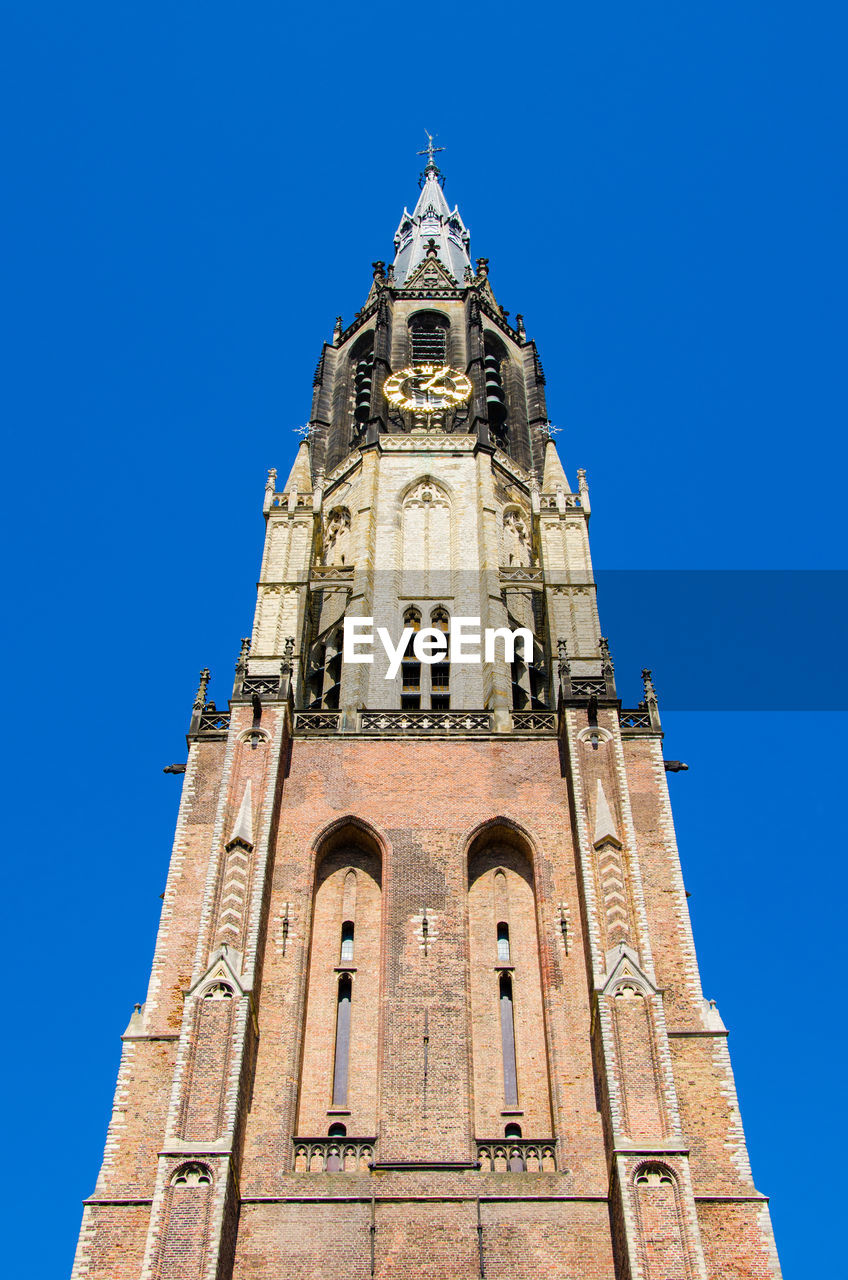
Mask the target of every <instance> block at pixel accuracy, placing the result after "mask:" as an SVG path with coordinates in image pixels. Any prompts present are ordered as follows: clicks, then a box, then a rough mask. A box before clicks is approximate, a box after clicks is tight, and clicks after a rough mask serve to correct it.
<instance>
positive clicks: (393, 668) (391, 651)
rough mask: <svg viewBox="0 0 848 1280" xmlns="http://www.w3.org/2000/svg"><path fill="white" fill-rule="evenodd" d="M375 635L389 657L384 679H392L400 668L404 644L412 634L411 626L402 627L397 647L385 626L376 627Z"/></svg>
mask: <svg viewBox="0 0 848 1280" xmlns="http://www.w3.org/2000/svg"><path fill="white" fill-rule="evenodd" d="M377 635H378V636H379V637H380V640H381V641H382V645H383V648H384V649H385V651H386V656H387V657H388V659H389V669H388V671H387V672H386V679H387V680H394V678H395V676H396V675H397V673H398V671H399V669H400V664H401V659H402V658H403V655H404V654H405V653H406V646H407V645H408V644H409V641H410V638H411V636H412V635H413V631H412V627H404V629H403V634H402V635H401V638H400V640H399V641H398V646H397V648H395V647H394V645H393V644H392V637H391V635H390V634H389V630H388V628H387V627H378V628H377Z"/></svg>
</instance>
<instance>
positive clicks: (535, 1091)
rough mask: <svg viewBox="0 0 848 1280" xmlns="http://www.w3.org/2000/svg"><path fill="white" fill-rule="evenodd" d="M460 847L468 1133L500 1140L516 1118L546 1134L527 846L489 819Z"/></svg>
mask: <svg viewBox="0 0 848 1280" xmlns="http://www.w3.org/2000/svg"><path fill="white" fill-rule="evenodd" d="M464 847H465V855H466V860H467V861H466V865H467V883H468V936H469V984H470V998H471V1017H472V1024H471V1025H472V1059H473V1069H474V1109H475V1127H476V1130H477V1133H478V1134H484V1133H498V1132H502V1131H503V1129H504V1124H505V1123H506V1120H507V1118H508V1117H509V1116H511V1115H515V1114H516V1112H517V1111H518V1110H520V1111H521V1112H522V1114H523V1116H524V1119H523V1120H522V1124H524V1125H525V1126H526V1128H527V1130H528V1131H529V1132H531V1133H539V1134H541V1133H548V1132H549V1131H550V1125H551V1101H550V1098H551V1094H550V1080H549V1070H548V1055H547V1034H546V1029H545V1014H544V1003H543V995H542V964H541V957H540V953H539V931H538V920H537V915H538V912H537V902H536V896H537V895H536V876H535V863H536V848H535V842H534V841H533V838H532V837H531V835H530V833H529V832H528V831H526V830H525V828H523V827H522V826H521V824H520V823H518V822H515V821H514V820H513V819H511V818H508V817H505V816H504V815H497V816H493V817H491V818H489V819H487V820H486V821H485V822H482V823H480V824H479V825H478V826H477V827H475V828H474V829H473V830H472V831H471V832H469V833H468V835H467V836H466V838H465V841H464ZM494 1063H497V1064H498V1065H499V1069H498V1070H493V1069H492V1065H493V1064H494Z"/></svg>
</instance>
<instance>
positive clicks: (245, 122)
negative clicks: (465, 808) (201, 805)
mask: <svg viewBox="0 0 848 1280" xmlns="http://www.w3.org/2000/svg"><path fill="white" fill-rule="evenodd" d="M845 36H846V16H845V8H844V5H838V4H836V3H815V0H812V2H811V0H807V3H805V4H804V5H800V4H794V5H793V4H787V3H781V2H780V0H771V2H770V3H751V2H750V0H734V2H733V3H728V2H727V0H711V2H710V3H688V4H680V3H679V0H678V2H677V3H661V4H647V5H633V4H622V3H616V2H613V3H607V4H602V5H586V4H581V5H576V4H571V3H565V4H556V5H554V4H550V3H539V4H536V5H525V6H518V5H507V4H501V3H497V2H493V3H487V4H485V5H483V4H479V3H469V4H465V5H463V4H456V5H451V6H447V7H445V6H441V7H439V6H436V7H433V6H421V5H412V6H402V5H397V4H391V5H389V4H384V3H376V4H368V5H363V4H357V5H351V6H350V7H348V6H345V5H341V4H337V3H330V4H325V5H323V6H321V7H318V6H306V5H304V6H284V5H282V4H279V3H277V4H269V3H267V0H261V2H257V3H253V4H242V5H223V4H220V3H218V2H217V0H205V2H204V3H203V4H199V3H196V2H195V0H183V2H182V3H179V4H174V3H169V4H162V3H157V2H156V0H153V2H152V3H147V4H145V5H139V4H129V3H126V0H109V3H108V4H107V3H96V2H94V0H82V2H81V3H79V4H74V5H69V4H67V3H65V4H56V3H53V4H50V3H40V2H39V0H30V2H29V3H27V4H26V5H17V6H14V7H12V6H6V13H5V21H4V38H3V41H2V50H0V95H2V100H0V108H2V112H1V114H2V119H3V122H4V125H5V127H6V132H7V135H8V138H7V142H6V146H5V148H4V158H3V176H4V180H5V181H4V187H5V194H4V196H3V200H2V207H0V218H2V222H3V224H4V225H3V242H4V250H5V253H4V258H5V276H6V285H5V289H4V295H5V308H4V327H5V335H4V338H3V344H2V351H3V356H4V357H5V359H4V365H5V366H6V371H5V376H4V380H3V381H4V392H5V394H4V400H5V402H6V403H5V409H6V412H5V415H4V416H5V418H6V420H7V423H8V437H7V445H6V461H7V468H8V470H7V475H8V478H7V482H6V493H5V498H4V502H3V507H2V510H3V517H4V521H5V523H6V524H7V527H8V532H7V540H6V546H7V549H8V563H7V567H6V575H7V589H6V595H7V597H9V596H11V598H12V601H13V604H12V608H11V610H10V621H9V630H8V635H7V639H8V655H7V657H6V660H5V671H6V673H7V678H6V683H7V689H8V697H7V704H6V705H7V721H6V733H5V743H6V747H7V749H8V751H9V755H10V757H11V770H10V772H7V775H6V776H7V777H11V779H12V789H11V805H10V806H9V807H8V808H7V838H8V844H9V855H10V856H9V866H8V869H7V871H6V880H5V887H6V894H7V897H6V902H5V911H4V917H5V941H6V963H7V970H8V974H7V986H8V988H9V994H10V997H11V999H13V1001H14V1005H13V1008H14V1013H13V1014H12V1016H11V1017H7V1019H6V1029H7V1033H8V1034H9V1047H8V1049H7V1052H6V1054H5V1055H4V1060H3V1066H4V1070H7V1071H9V1072H10V1074H11V1080H10V1082H9V1083H7V1084H6V1086H5V1091H4V1097H5V1099H6V1124H5V1138H6V1160H5V1161H4V1174H6V1175H7V1176H8V1177H9V1178H10V1183H11V1187H10V1190H9V1192H8V1193H7V1199H6V1204H7V1207H8V1209H9V1210H10V1212H9V1215H8V1216H9V1222H8V1223H7V1229H6V1232H5V1238H4V1253H5V1255H6V1257H7V1260H8V1266H9V1270H10V1273H12V1272H14V1273H16V1274H17V1273H20V1274H26V1275H27V1276H28V1277H31V1278H32V1280H35V1278H36V1277H37V1278H39V1280H40V1277H45V1278H46V1277H48V1276H49V1277H53V1276H56V1275H62V1274H65V1273H66V1272H67V1270H68V1268H69V1267H70V1261H71V1257H72V1252H73V1248H74V1245H75V1240H76V1235H77V1231H78V1227H79V1217H80V1201H81V1199H82V1197H83V1196H85V1195H87V1194H89V1193H90V1192H91V1190H92V1188H93V1184H94V1179H95V1175H96V1172H97V1169H98V1167H99V1163H100V1158H101V1154H102V1147H103V1140H104V1136H105V1131H106V1124H107V1120H108V1115H109V1108H110V1104H111V1097H112V1091H113V1087H114V1080H115V1072H116V1070H117V1064H118V1054H119V1048H120V1045H119V1036H120V1034H121V1032H122V1031H123V1029H124V1027H125V1025H126V1023H127V1021H128V1019H129V1016H130V1012H131V1010H132V1006H133V1003H134V1002H135V1001H137V1000H142V999H143V998H144V995H145V989H146V982H147V975H148V969H149V964H150V958H151V953H152V947H153V940H154V937H155V931H156V926H157V921H158V914H159V907H160V902H159V894H160V893H161V891H162V889H163V888H164V884H165V874H166V868H167V862H168V857H169V853H170V844H171V838H172V833H173V823H174V819H175V814H176V806H177V800H178V792H179V787H180V783H179V780H178V779H175V778H173V777H168V776H165V775H163V774H162V772H161V770H162V766H163V765H165V764H167V763H168V762H170V761H172V760H182V759H184V758H185V743H184V738H183V735H184V732H185V729H186V727H187V722H188V716H189V711H190V705H191V700H192V696H193V693H194V689H195V687H196V674H197V670H198V668H199V667H201V666H202V665H206V664H208V665H209V666H211V667H212V668H213V677H214V688H213V694H214V696H217V697H218V698H219V700H220V701H224V700H225V697H226V692H227V688H228V683H229V680H230V678H231V674H232V665H233V662H234V660H235V657H236V654H237V651H238V642H239V637H240V636H242V635H244V634H246V633H247V632H248V631H249V629H250V623H251V618H252V609H253V594H254V583H255V579H256V576H257V574H258V566H259V558H260V551H261V541H262V533H263V523H262V518H261V510H260V504H261V498H262V488H263V481H264V475H265V469H266V468H267V467H269V466H276V467H277V468H278V470H279V471H281V472H282V473H285V470H286V467H287V465H288V464H289V462H290V459H291V457H292V453H293V448H294V443H295V439H296V437H295V436H294V435H293V434H292V429H293V428H294V427H295V426H297V425H298V424H299V423H302V422H304V421H305V420H306V418H307V416H308V412H309V403H310V390H311V381H312V373H313V370H314V367H315V362H316V360H317V357H318V354H319V350H320V344H321V341H322V340H323V339H325V338H328V337H329V336H330V334H331V332H332V326H333V319H334V317H335V315H336V314H337V313H339V312H341V313H343V315H344V317H345V319H346V320H349V319H350V318H351V317H352V315H353V312H354V311H355V310H357V309H358V308H359V307H360V306H361V305H362V302H363V300H364V297H365V294H366V291H367V288H368V285H369V282H370V276H371V272H370V263H371V261H372V260H373V259H376V258H388V257H390V255H391V236H392V234H393V232H394V229H395V227H396V225H397V220H398V217H399V214H400V211H401V209H402V207H403V205H404V203H407V204H409V203H411V202H412V201H413V200H414V199H415V197H416V193H417V185H416V178H417V174H418V171H419V168H420V161H419V160H418V159H417V158H416V156H415V152H416V150H417V149H418V148H419V147H421V146H422V145H423V143H424V129H425V128H428V129H430V130H431V131H434V132H437V133H438V135H439V137H438V141H439V142H440V143H443V144H444V145H446V146H447V148H448V150H447V151H446V153H445V155H444V157H443V161H444V169H445V171H446V173H447V175H448V181H447V195H448V197H449V199H450V200H451V201H453V200H458V201H459V204H460V208H461V211H462V214H463V217H464V219H465V221H466V223H467V224H468V225H469V227H470V228H471V233H472V252H473V253H474V254H477V255H481V254H482V255H486V256H487V257H489V259H490V262H491V281H492V284H493V287H494V289H495V291H496V294H497V296H498V298H499V300H500V301H501V302H502V304H503V305H504V306H505V307H507V308H508V309H509V310H510V311H511V312H513V314H514V313H515V312H516V311H521V312H523V313H524V315H525V318H526V323H527V327H528V331H529V332H530V334H531V335H532V336H534V337H535V338H536V339H537V341H538V343H539V348H540V352H541V355H542V359H543V362H544V365H545V370H546V373H547V375H548V392H549V408H550V412H551V418H552V420H553V421H554V422H555V423H557V424H559V425H560V426H561V427H562V428H563V430H562V434H561V435H560V436H559V437H558V443H559V446H560V449H561V452H562V454H563V458H564V461H565V464H566V468H567V470H568V472H569V473H570V475H572V476H573V475H574V472H575V469H576V467H577V466H585V467H586V468H587V469H588V472H589V480H590V484H591V489H592V498H593V511H594V514H593V517H592V539H593V548H594V554H595V559H596V563H597V564H598V566H600V567H601V568H602V569H607V570H623V569H627V570H645V569H650V570H669V569H673V570H694V569H699V570H702V569H710V570H723V569H735V568H744V569H750V570H765V569H768V570H775V569H780V570H788V569H791V570H812V569H832V570H842V569H845V568H846V554H845V552H846V540H845V536H844V519H845V517H844V506H845V503H844V489H845V485H844V479H843V472H844V466H845V460H846V448H845V443H844V431H845V425H846V412H845V408H846V406H845V382H844V371H843V368H842V367H841V359H844V350H845V337H846V335H845V297H846V284H847V283H848V281H847V280H846V276H848V272H846V250H845V234H844V228H845V225H846V208H845V206H846V181H845V167H844V157H845V153H846V138H845V133H846V119H848V113H846V102H845V66H844V63H845ZM651 580H652V581H654V582H656V581H660V579H656V578H652V579H651ZM828 581H829V582H830V583H833V582H836V581H837V579H836V578H833V579H829V580H828ZM828 589H829V588H828ZM650 595H651V593H650V592H648V593H643V600H642V604H643V606H644V607H645V608H646V609H648V610H649V609H650V607H651V605H652V603H654V602H653V601H651V600H650V598H649V597H650ZM820 596H821V593H820ZM656 603H657V604H658V605H661V604H662V600H661V599H659V600H658V601H657V602H656ZM601 609H602V617H604V618H605V625H606V629H607V630H608V631H609V634H610V638H611V643H612V646H613V652H614V655H615V656H616V658H617V662H618V673H619V676H620V677H621V680H622V683H623V684H624V688H625V696H626V697H628V698H635V697H636V696H637V692H638V689H637V681H638V667H639V666H640V665H642V664H643V663H644V664H647V665H653V666H654V668H655V676H656V681H657V685H658V688H659V690H660V693H661V695H662V692H663V687H664V684H665V686H666V687H667V688H669V689H670V688H671V687H672V685H674V687H675V689H676V690H677V689H679V685H680V672H679V671H675V670H673V669H672V667H673V664H674V661H675V659H674V655H673V653H672V654H671V655H669V653H668V645H666V646H665V649H663V652H662V654H661V655H660V649H661V647H662V646H661V645H660V641H659V639H657V642H656V646H655V647H654V648H655V651H654V652H644V651H642V650H641V649H640V636H641V635H642V634H644V635H645V637H646V638H645V640H644V641H643V642H641V643H642V644H643V645H644V646H646V647H647V646H648V644H649V638H648V632H647V630H646V631H645V632H644V633H643V632H642V629H641V628H642V622H641V621H640V619H639V616H638V614H639V611H638V609H637V610H635V616H634V611H633V610H630V611H623V610H621V609H619V608H617V607H616V605H615V602H614V601H613V600H612V599H610V605H609V608H608V609H607V610H606V612H605V606H604V599H603V598H602V599H601ZM733 612H734V611H733V609H728V608H725V609H724V611H723V612H722V611H721V610H719V618H720V621H719V623H717V629H718V631H719V635H718V639H717V641H716V644H715V645H714V646H713V657H712V658H709V657H704V655H703V654H700V656H697V655H696V657H695V658H692V659H691V671H692V680H693V682H696V681H699V682H700V685H701V687H703V684H704V681H705V680H706V681H707V682H710V683H712V684H713V686H714V688H715V689H716V690H717V692H716V701H715V703H714V704H711V705H714V706H715V707H716V708H718V709H716V710H712V711H709V712H705V711H693V710H689V711H687V710H686V709H685V705H686V704H685V695H684V696H683V700H682V701H681V695H680V694H679V693H676V694H675V698H676V701H675V705H676V706H677V707H678V709H677V710H675V711H673V712H669V713H668V714H667V715H666V717H665V722H666V727H667V729H668V741H667V754H668V755H670V756H676V757H681V758H683V759H685V760H687V761H688V762H689V764H690V765H691V770H690V772H689V773H688V774H685V775H679V776H676V777H673V778H672V779H671V787H672V794H673V801H674V803H675V809H676V815H677V821H678V831H679V837H680V843H681V849H682V856H683V863H684V874H685V879H686V882H687V886H688V888H689V889H690V891H691V892H692V895H693V896H692V899H691V907H692V912H693V918H694V927H695V933H696V941H697V943H698V946H699V954H700V960H701V966H702V972H703V977H704V986H705V990H706V993H707V995H708V996H710V997H713V998H715V999H716V1000H717V1001H718V1004H719V1007H720V1009H721V1012H722V1014H723V1016H724V1018H725V1021H726V1023H727V1025H728V1026H729V1028H730V1030H731V1041H730V1044H731V1051H732V1054H733V1061H734V1065H735V1069H736V1074H737V1081H738V1085H739V1089H740V1094H741V1100H742V1108H743V1119H744V1121H745V1125H746V1130H747V1135H748V1140H749V1146H750V1151H751V1157H752V1162H753V1167H754V1173H755V1178H756V1182H757V1185H758V1186H759V1187H760V1189H761V1190H763V1191H764V1192H766V1193H768V1194H769V1195H771V1196H772V1207H773V1216H774V1222H775V1228H776V1232H777V1240H778V1246H779V1248H780V1250H781V1253H782V1257H783V1263H784V1268H785V1273H786V1276H787V1277H789V1278H792V1277H797V1278H798V1280H800V1278H801V1277H805V1276H811V1275H818V1274H825V1273H832V1274H836V1271H837V1270H838V1269H841V1267H842V1266H843V1265H844V1244H843V1241H842V1238H841V1236H842V1232H841V1230H838V1229H837V1216H838V1215H840V1214H841V1212H842V1210H843V1206H842V1199H841V1190H840V1189H841V1175H842V1169H841V1164H840V1162H839V1157H838V1153H837V1140H838V1138H839V1136H840V1135H841V1133H842V1132H843V1130H844V1127H845V1109H844V1069H843V1063H844V1055H845V1052H846V1043H845V1039H846V1037H845V1032H844V1027H843V1023H842V1021H841V1019H840V1016H839V1013H838V1005H837V1006H836V1007H837V1013H836V1015H835V1016H834V1013H833V1012H832V1010H833V1008H834V1006H833V995H832V991H833V988H834V986H836V985H838V984H839V982H840V979H841V968H839V967H838V964H839V963H840V962H841V935H842V925H841V920H840V913H841V908H840V907H839V905H838V903H839V901H840V899H839V894H840V892H841V891H842V886H843V881H844V869H843V861H842V846H844V837H843V835H842V832H841V827H840V815H839V806H838V805H837V799H838V798H840V797H841V792H842V790H843V789H844V769H845V761H844V748H843V734H844V728H845V725H844V719H845V717H844V714H840V713H839V712H837V711H835V710H827V708H828V707H829V706H831V705H832V704H831V702H830V701H829V699H830V693H829V690H830V689H831V688H832V687H833V684H834V682H835V681H836V680H837V678H838V676H839V673H840V671H841V669H842V667H843V665H844V650H843V648H842V645H841V643H840V642H837V641H836V640H835V639H834V637H835V636H837V635H839V634H840V633H839V631H838V627H839V626H844V621H845V604H844V598H840V597H839V595H838V593H837V592H836V590H834V598H833V599H832V600H830V599H828V598H827V592H825V593H824V597H823V598H820V600H819V605H818V607H817V608H816V609H811V610H808V609H807V608H806V606H805V607H803V608H801V607H793V605H792V604H791V602H790V603H789V604H788V606H787V608H786V609H785V610H784V611H783V612H782V613H781V614H780V615H779V616H775V614H774V611H773V610H771V611H770V612H769V613H768V617H767V618H765V619H764V623H763V626H762V628H761V634H760V635H759V636H757V635H756V634H754V635H753V636H752V634H751V628H750V626H748V627H747V628H745V629H743V633H740V632H738V631H737V630H736V629H735V628H734V626H733V624H732V617H733ZM622 613H627V614H628V615H629V620H627V621H624V620H620V618H619V615H620V614H622ZM643 621H644V622H645V626H646V627H647V613H646V614H645V618H644V620H643ZM650 644H651V645H652V646H653V645H654V642H653V641H650ZM758 644H759V645H760V646H761V651H762V655H763V657H762V661H763V662H765V663H767V664H771V665H770V670H771V671H773V673H774V675H773V680H772V682H771V685H770V687H771V689H772V690H773V692H772V694H771V701H770V702H769V700H768V699H766V703H765V704H763V702H762V701H761V702H760V703H758V704H757V705H760V706H762V705H769V706H770V708H771V709H769V710H762V711H759V712H756V713H754V712H751V711H740V710H734V708H739V707H746V706H749V705H751V704H750V702H749V701H747V700H746V690H745V687H744V686H745V676H744V670H745V665H746V663H748V664H749V665H751V648H752V646H756V645H758ZM663 664H664V665H665V670H663V669H662V668H663ZM754 665H756V663H754ZM804 686H806V688H807V689H809V690H810V691H811V692H810V699H811V700H810V701H809V702H807V703H805V702H804V701H803V700H802V701H801V702H800V703H799V701H798V699H797V696H796V695H797V691H798V689H799V688H801V687H804ZM692 705H699V706H703V705H704V703H703V701H700V702H698V701H697V699H696V700H695V702H693V704H692ZM787 705H788V706H794V707H798V706H799V705H800V706H805V705H806V706H811V707H819V708H825V709H823V710H817V711H793V712H791V713H789V712H786V711H785V710H784V709H783V708H785V707H786V706H787ZM842 706H844V703H843V704H842ZM834 912H836V914H835V915H834ZM838 948H839V953H838ZM823 1201H824V1202H825V1204H824V1211H823V1212H822V1208H821V1206H822V1202H823ZM828 1202H829V1203H828ZM814 1205H815V1212H813V1207H814ZM47 1206H49V1208H47ZM46 1210H47V1211H46ZM828 1211H830V1212H828ZM811 1219H814V1221H815V1230H814V1231H811V1230H810V1228H809V1223H810V1220H811Z"/></svg>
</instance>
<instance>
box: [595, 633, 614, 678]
mask: <svg viewBox="0 0 848 1280" xmlns="http://www.w3.org/2000/svg"><path fill="white" fill-rule="evenodd" d="M598 648H599V649H600V651H601V662H602V664H603V668H604V671H605V672H607V671H608V672H609V673H610V675H612V673H613V671H614V670H615V667H614V666H613V662H612V658H611V657H610V647H609V640H608V639H607V638H606V636H601V638H600V640H599V641H598Z"/></svg>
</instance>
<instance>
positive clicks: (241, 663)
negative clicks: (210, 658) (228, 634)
mask: <svg viewBox="0 0 848 1280" xmlns="http://www.w3.org/2000/svg"><path fill="white" fill-rule="evenodd" d="M249 653H250V636H242V638H241V649H240V650H239V656H238V660H237V662H236V675H237V676H243V675H244V673H245V671H246V670H247V655H248V654H249Z"/></svg>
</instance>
